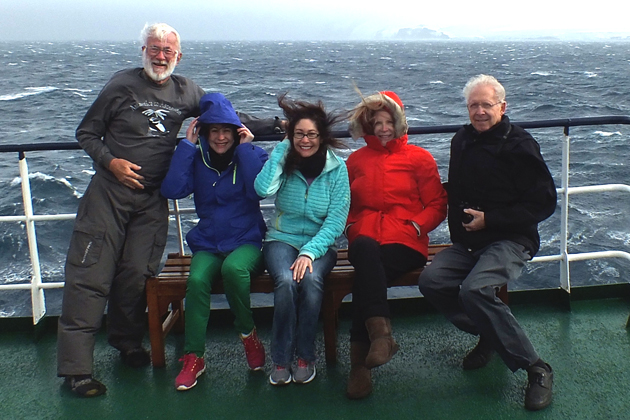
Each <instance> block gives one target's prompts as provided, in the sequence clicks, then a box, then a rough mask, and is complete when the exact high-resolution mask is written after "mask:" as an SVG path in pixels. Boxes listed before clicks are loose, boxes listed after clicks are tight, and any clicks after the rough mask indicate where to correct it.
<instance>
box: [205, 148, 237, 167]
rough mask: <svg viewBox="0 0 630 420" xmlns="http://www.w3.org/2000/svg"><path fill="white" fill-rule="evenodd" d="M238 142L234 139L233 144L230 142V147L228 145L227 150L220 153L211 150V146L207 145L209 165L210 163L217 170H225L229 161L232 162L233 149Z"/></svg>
mask: <svg viewBox="0 0 630 420" xmlns="http://www.w3.org/2000/svg"><path fill="white" fill-rule="evenodd" d="M238 144H239V143H238V141H235V142H234V144H232V147H230V148H229V149H228V151H227V152H225V153H223V154H222V155H220V154H218V153H217V152H215V151H214V150H212V147H208V149H209V150H208V155H209V156H210V165H212V167H213V168H214V169H216V170H217V171H219V172H223V171H225V170H226V169H227V168H228V166H230V163H231V162H232V159H233V158H234V151H235V150H236V146H238Z"/></svg>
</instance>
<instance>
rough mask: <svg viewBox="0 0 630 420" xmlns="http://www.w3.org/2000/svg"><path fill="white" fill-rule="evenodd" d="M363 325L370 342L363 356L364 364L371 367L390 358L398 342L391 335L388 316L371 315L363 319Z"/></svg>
mask: <svg viewBox="0 0 630 420" xmlns="http://www.w3.org/2000/svg"><path fill="white" fill-rule="evenodd" d="M365 327H366V328H367V330H368V334H369V335H370V341H371V342H372V344H371V345H370V351H369V353H368V355H367V357H366V358H365V366H367V368H368V369H372V368H375V367H377V366H380V365H384V364H385V363H387V362H389V361H390V360H392V357H394V355H395V354H396V352H397V351H398V344H396V341H394V337H392V324H391V323H390V321H389V318H385V317H382V316H373V317H372V318H368V319H367V320H366V321H365Z"/></svg>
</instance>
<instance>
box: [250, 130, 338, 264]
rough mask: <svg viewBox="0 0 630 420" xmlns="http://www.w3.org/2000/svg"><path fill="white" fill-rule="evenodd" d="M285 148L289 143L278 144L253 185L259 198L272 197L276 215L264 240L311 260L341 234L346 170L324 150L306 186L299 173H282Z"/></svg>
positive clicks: (326, 248)
mask: <svg viewBox="0 0 630 420" xmlns="http://www.w3.org/2000/svg"><path fill="white" fill-rule="evenodd" d="M289 147H291V144H290V142H289V140H287V139H285V140H283V141H282V142H280V143H279V144H278V145H277V146H276V148H275V149H274V150H273V152H271V156H270V158H269V160H268V161H267V162H266V163H265V165H264V166H263V168H262V170H261V171H260V173H259V174H258V176H257V177H256V181H255V182H254V187H255V189H256V193H258V195H259V196H260V197H262V198H266V197H269V196H271V195H273V194H276V199H275V205H276V213H275V216H274V220H273V221H272V223H270V225H269V226H268V230H267V236H266V238H265V240H266V241H281V242H284V243H287V244H289V245H291V246H293V247H295V248H296V249H298V250H299V254H300V255H306V256H308V257H309V258H311V259H313V260H315V259H317V258H320V257H321V256H323V255H324V254H325V253H326V252H327V251H328V249H329V248H330V247H332V246H334V244H335V240H336V239H337V237H339V236H340V235H341V234H342V233H343V229H344V227H345V224H346V219H347V217H348V209H349V208H350V185H349V182H348V170H347V169H346V164H345V163H344V161H343V160H341V159H340V158H339V157H337V156H336V155H335V154H334V153H333V152H332V151H331V150H328V154H327V156H326V164H325V165H324V170H323V171H322V173H321V174H319V176H318V177H317V178H315V180H313V182H312V183H311V185H308V183H307V182H306V179H305V178H304V176H303V175H302V174H301V173H300V172H299V171H294V172H293V173H292V174H290V175H287V174H286V173H284V163H285V160H286V155H287V153H288V151H289Z"/></svg>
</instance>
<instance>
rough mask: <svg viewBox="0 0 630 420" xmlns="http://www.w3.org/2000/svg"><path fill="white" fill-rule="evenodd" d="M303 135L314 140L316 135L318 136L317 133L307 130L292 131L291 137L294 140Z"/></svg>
mask: <svg viewBox="0 0 630 420" xmlns="http://www.w3.org/2000/svg"><path fill="white" fill-rule="evenodd" d="M304 137H308V138H309V140H315V139H316V138H317V137H319V133H316V132H314V131H309V132H308V133H300V132H297V133H293V138H294V139H296V140H302V139H303V138H304Z"/></svg>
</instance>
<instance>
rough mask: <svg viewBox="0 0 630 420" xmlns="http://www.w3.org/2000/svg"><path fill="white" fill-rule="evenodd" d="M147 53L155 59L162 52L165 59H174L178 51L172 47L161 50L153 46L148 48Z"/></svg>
mask: <svg viewBox="0 0 630 420" xmlns="http://www.w3.org/2000/svg"><path fill="white" fill-rule="evenodd" d="M147 51H148V52H149V54H150V55H151V56H152V57H155V56H156V55H158V54H159V53H160V51H162V52H163V53H164V57H173V56H174V55H176V54H177V50H174V49H172V48H171V47H166V48H160V47H157V46H155V45H151V46H150V47H147Z"/></svg>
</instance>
